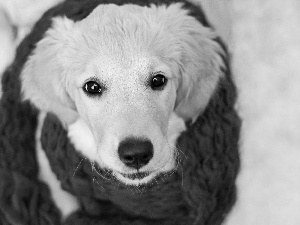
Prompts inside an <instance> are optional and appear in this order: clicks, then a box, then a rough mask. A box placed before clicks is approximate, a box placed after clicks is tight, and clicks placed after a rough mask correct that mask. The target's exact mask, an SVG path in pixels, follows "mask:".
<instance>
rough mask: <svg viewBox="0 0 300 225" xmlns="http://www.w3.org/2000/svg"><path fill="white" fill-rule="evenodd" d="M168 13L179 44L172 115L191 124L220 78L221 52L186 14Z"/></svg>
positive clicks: (211, 35) (208, 31)
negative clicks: (174, 113) (175, 91)
mask: <svg viewBox="0 0 300 225" xmlns="http://www.w3.org/2000/svg"><path fill="white" fill-rule="evenodd" d="M179 6H180V5H179ZM176 7H177V8H176ZM176 10H178V11H177V12H174V11H176ZM171 11H173V13H171V15H176V17H173V18H172V16H170V17H169V22H170V23H171V24H170V25H169V29H171V32H172V34H173V35H174V36H175V37H176V38H177V39H178V40H179V42H178V43H179V45H180V49H181V50H180V51H181V58H180V60H179V62H177V63H178V64H179V73H180V77H179V85H178V90H177V99H176V104H175V112H176V113H177V114H178V115H179V116H181V117H182V118H183V119H185V120H189V119H192V120H193V121H194V120H195V119H196V118H197V117H198V116H199V114H200V113H201V112H202V111H203V110H204V109H205V107H206V105H207V104H208V101H209V99H210V97H211V96H212V95H213V92H214V90H215V89H216V86H217V84H218V81H219V78H220V77H221V76H222V75H223V72H222V67H224V62H223V60H222V54H224V51H223V48H222V47H221V46H220V44H219V43H218V42H217V41H215V39H216V38H217V35H216V34H215V33H214V32H213V31H212V30H211V29H210V28H207V27H204V26H203V25H202V24H201V23H200V22H199V21H197V20H196V19H195V18H194V17H192V16H190V15H188V11H187V10H184V9H182V8H180V7H179V8H178V5H177V6H173V9H171Z"/></svg>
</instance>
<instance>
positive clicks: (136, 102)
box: [22, 4, 222, 184]
mask: <svg viewBox="0 0 300 225" xmlns="http://www.w3.org/2000/svg"><path fill="white" fill-rule="evenodd" d="M214 38H215V35H214V34H213V33H212V32H211V31H210V30H209V29H208V28H204V27H203V26H202V25H201V24H200V23H199V22H198V21H197V20H196V19H194V18H193V17H191V16H189V15H188V11H187V10H184V9H182V5H181V4H174V5H171V6H168V7H166V6H160V7H156V6H151V7H139V6H134V5H124V6H115V5H100V6H98V7H97V8H96V9H95V10H94V11H93V12H92V13H91V14H90V15H89V16H88V17H87V18H86V19H84V20H82V21H80V22H76V23H74V22H73V21H71V20H69V19H67V18H57V19H55V20H54V25H53V28H51V29H50V30H48V32H47V33H46V36H45V37H44V39H42V40H41V41H40V42H39V43H38V44H37V47H36V50H35V52H34V54H33V55H32V56H31V57H30V59H29V60H28V62H27V63H26V66H25V69H24V71H23V73H22V85H23V92H24V94H25V98H28V99H30V100H31V101H32V102H33V103H34V104H35V105H37V106H38V107H39V108H41V109H43V110H46V111H50V112H53V113H55V114H56V115H57V116H58V117H59V118H60V119H61V121H62V122H63V123H64V124H66V125H69V124H72V123H73V122H74V120H76V119H78V118H80V120H81V121H82V122H83V123H84V124H85V125H84V126H85V127H86V128H87V130H88V131H87V133H91V134H92V135H91V136H92V137H93V138H92V139H93V142H94V146H93V148H91V149H89V150H88V151H83V154H85V155H86V156H87V157H88V158H89V159H90V160H91V161H95V162H97V163H98V164H99V165H100V166H101V167H103V168H107V169H109V170H112V171H113V173H114V174H115V175H116V177H117V178H118V179H120V180H122V181H123V182H125V183H128V184H141V183H146V182H149V181H150V180H151V179H152V178H153V177H155V176H156V175H157V174H159V173H161V172H165V171H170V170H172V169H174V167H175V155H176V150H175V149H176V148H175V147H174V145H175V141H176V138H177V136H178V135H179V133H180V132H181V131H182V130H184V120H186V119H195V118H196V117H197V116H198V115H199V113H200V112H201V111H202V110H203V109H204V108H205V106H206V104H207V102H208V100H209V97H210V96H211V95H212V93H213V91H214V89H215V87H216V84H217V82H218V80H219V77H220V75H221V67H222V60H221V58H220V54H221V52H222V50H221V47H220V46H219V45H218V44H217V43H216V42H215V41H214V40H213V39H214Z"/></svg>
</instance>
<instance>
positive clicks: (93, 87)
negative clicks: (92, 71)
mask: <svg viewBox="0 0 300 225" xmlns="http://www.w3.org/2000/svg"><path fill="white" fill-rule="evenodd" d="M83 90H84V91H85V92H87V93H88V94H91V95H97V94H101V92H102V88H101V86H100V84H98V83H97V82H96V81H88V82H86V83H85V85H84V87H83Z"/></svg>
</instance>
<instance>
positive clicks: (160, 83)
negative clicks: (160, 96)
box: [151, 74, 168, 90]
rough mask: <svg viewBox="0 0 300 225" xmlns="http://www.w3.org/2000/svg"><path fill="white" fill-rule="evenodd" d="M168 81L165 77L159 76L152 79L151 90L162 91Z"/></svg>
mask: <svg viewBox="0 0 300 225" xmlns="http://www.w3.org/2000/svg"><path fill="white" fill-rule="evenodd" d="M167 81H168V79H167V78H166V77H165V76H164V75H162V74H157V75H155V76H154V77H152V80H151V88H152V89H153V90H160V89H162V88H163V87H164V86H165V85H166V84H167Z"/></svg>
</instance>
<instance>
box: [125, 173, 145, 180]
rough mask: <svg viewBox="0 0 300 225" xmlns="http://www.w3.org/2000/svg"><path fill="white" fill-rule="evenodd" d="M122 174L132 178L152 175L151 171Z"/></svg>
mask: <svg viewBox="0 0 300 225" xmlns="http://www.w3.org/2000/svg"><path fill="white" fill-rule="evenodd" d="M121 175H122V176H124V177H125V178H128V179H130V180H142V179H143V178H145V177H147V176H149V175H150V173H149V172H148V173H145V172H144V173H140V172H139V173H133V174H124V173H122V174H121Z"/></svg>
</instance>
